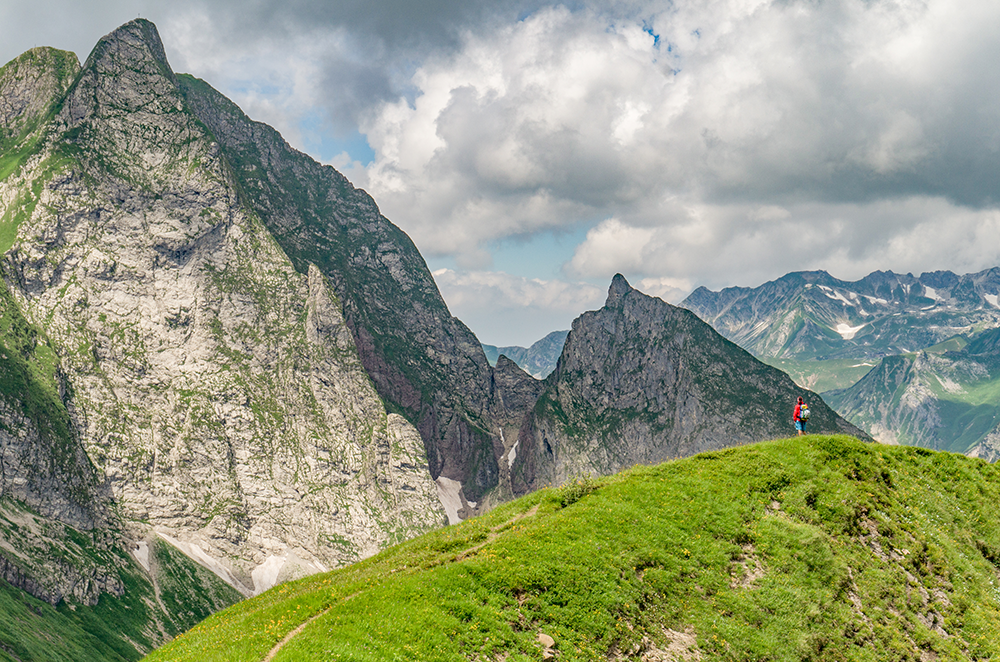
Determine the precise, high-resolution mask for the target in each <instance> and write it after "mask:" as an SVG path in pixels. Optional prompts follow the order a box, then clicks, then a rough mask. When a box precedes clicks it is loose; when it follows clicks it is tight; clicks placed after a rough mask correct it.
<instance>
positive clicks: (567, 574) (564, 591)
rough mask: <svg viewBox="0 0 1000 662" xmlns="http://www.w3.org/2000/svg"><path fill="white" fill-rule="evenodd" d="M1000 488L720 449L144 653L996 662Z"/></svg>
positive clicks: (489, 522)
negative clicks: (548, 649) (546, 651)
mask: <svg viewBox="0 0 1000 662" xmlns="http://www.w3.org/2000/svg"><path fill="white" fill-rule="evenodd" d="M998 497H1000V468H998V467H995V466H993V465H989V464H987V463H985V462H982V461H979V460H973V459H969V458H965V457H962V456H957V455H951V454H946V453H934V452H931V451H927V450H924V449H919V448H910V447H887V446H879V445H875V444H864V443H861V442H859V441H857V440H855V439H852V438H849V437H843V436H835V437H827V436H816V435H814V436H808V437H803V438H796V439H786V440H779V441H773V442H765V443H761V444H756V445H753V446H744V447H740V448H734V449H729V450H726V451H720V452H713V453H706V454H702V455H698V456H695V457H692V458H688V459H684V460H679V461H674V462H668V463H665V464H662V465H659V466H656V467H636V468H634V469H632V470H629V471H626V472H624V473H622V474H619V475H617V476H612V477H608V478H604V479H599V480H595V481H592V482H591V481H577V482H575V483H573V484H570V485H568V486H564V487H561V488H549V489H544V490H541V491H539V492H536V493H533V494H531V495H528V496H526V497H524V498H522V499H520V500H518V501H514V502H511V503H508V504H505V505H503V506H501V507H499V508H497V509H496V510H493V511H491V512H490V513H488V514H487V515H484V516H482V517H479V518H476V519H473V520H468V521H466V522H463V523H462V524H460V525H457V526H453V527H449V528H446V529H443V530H440V531H437V532H434V533H431V534H428V535H425V536H423V537H421V538H418V539H415V540H412V541H409V542H407V543H404V544H402V545H399V546H397V547H394V548H392V549H390V550H387V551H385V552H383V553H382V554H380V555H378V556H376V557H374V558H372V559H369V560H366V561H364V562H362V563H359V564H356V565H353V566H350V567H348V568H344V569H341V570H337V571H334V572H331V573H328V574H324V575H316V576H313V577H309V578H306V579H303V580H300V581H297V582H294V583H289V584H284V585H281V586H278V587H276V588H275V589H272V590H271V591H269V592H267V593H265V594H263V595H261V596H258V597H257V598H254V599H252V600H248V601H245V602H243V603H240V604H238V605H236V606H234V607H232V608H230V609H227V610H225V611H223V612H220V613H217V614H215V615H213V616H211V617H209V618H208V619H206V620H205V621H204V622H202V623H201V624H199V625H198V626H197V627H195V628H194V629H193V630H191V631H190V632H188V633H186V634H184V635H182V636H181V637H178V638H177V639H176V640H174V641H173V642H171V643H170V644H168V645H167V646H165V647H163V648H161V649H159V650H157V651H154V652H153V653H152V654H151V655H150V656H149V657H148V658H147V659H148V660H150V661H154V660H198V661H199V662H201V661H205V662H208V661H211V660H263V659H265V658H267V657H268V655H269V654H271V653H274V655H273V658H268V659H273V660H276V661H277V660H286V661H287V660H338V661H347V660H354V661H367V660H372V661H374V660H379V661H382V660H508V661H513V660H529V659H532V660H534V659H540V658H541V656H542V655H543V644H542V643H539V639H540V637H539V635H546V636H548V637H551V638H552V640H553V641H554V643H553V644H551V646H552V649H553V651H552V652H555V653H557V654H558V656H559V659H560V660H609V659H612V660H616V659H641V658H643V656H646V659H671V658H670V657H668V656H667V651H672V652H673V654H675V657H676V658H678V659H685V658H684V657H680V656H681V655H694V654H695V652H698V653H699V654H700V655H701V659H702V660H804V659H815V660H820V659H822V660H879V661H882V660H921V659H948V660H963V659H986V658H990V659H995V657H996V656H998V655H1000V637H998V636H997V635H998V634H1000V592H998V589H997V578H998V570H997V568H998V565H1000V526H998V525H1000V513H998V511H997V510H996V508H995V504H996V502H997V499H998ZM282 642H284V643H282ZM546 643H548V642H547V641H546ZM279 646H280V647H279ZM276 648H277V650H276ZM657 655H660V657H656V656H657ZM934 656H936V657H934ZM688 659H694V658H688Z"/></svg>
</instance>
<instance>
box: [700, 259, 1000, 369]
mask: <svg viewBox="0 0 1000 662" xmlns="http://www.w3.org/2000/svg"><path fill="white" fill-rule="evenodd" d="M998 296H1000V268H993V269H988V270H986V271H981V272H979V273H975V274H967V275H964V276H957V275H955V274H953V273H951V272H950V271H935V272H933V273H924V274H921V275H920V276H919V277H914V276H913V275H911V274H905V275H899V274H894V273H892V272H891V271H876V272H874V273H872V274H869V275H868V276H865V277H864V278H862V279H861V280H859V281H854V282H849V281H842V280H838V279H836V278H834V277H833V276H831V275H830V274H828V273H826V272H825V271H803V272H795V273H790V274H787V275H785V276H782V277H781V278H779V279H777V280H774V281H770V282H768V283H764V284H763V285H761V286H760V287H755V288H746V287H729V288H726V289H724V290H722V291H720V292H712V291H711V290H708V289H706V288H704V287H700V288H698V289H697V290H695V291H694V292H692V293H691V294H690V295H689V296H688V297H687V298H686V299H685V300H684V301H683V302H682V303H681V305H682V306H683V307H684V308H687V309H688V310H691V311H693V312H694V313H695V314H696V315H698V316H699V317H700V318H702V319H703V320H705V321H706V322H708V323H709V324H711V325H712V326H713V327H714V328H715V329H716V330H718V331H719V333H721V334H722V335H724V336H725V337H726V338H729V339H730V340H732V341H733V342H735V343H736V344H738V345H739V346H740V347H743V348H745V349H746V350H747V351H749V352H751V353H753V354H754V355H755V356H758V357H761V358H767V359H795V360H799V361H806V360H831V359H878V358H882V357H883V356H893V355H896V354H903V353H905V352H913V351H916V350H919V349H922V348H924V347H930V346H931V345H936V344H937V343H939V342H942V341H944V340H947V339H948V338H951V337H952V336H957V335H965V336H968V335H970V334H972V333H975V332H976V331H981V330H984V329H991V328H996V327H998V326H1000V301H998Z"/></svg>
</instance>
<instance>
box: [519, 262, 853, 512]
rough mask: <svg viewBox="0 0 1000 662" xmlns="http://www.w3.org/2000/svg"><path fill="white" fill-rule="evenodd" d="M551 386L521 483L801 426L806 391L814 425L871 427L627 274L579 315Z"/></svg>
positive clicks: (525, 449) (527, 429)
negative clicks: (799, 410)
mask: <svg viewBox="0 0 1000 662" xmlns="http://www.w3.org/2000/svg"><path fill="white" fill-rule="evenodd" d="M545 385H546V388H545V392H544V393H543V394H542V395H541V397H540V399H539V402H538V405H536V407H535V408H534V411H533V413H532V414H531V415H530V416H529V417H528V418H527V419H526V421H525V423H524V425H523V427H522V429H521V431H520V435H519V439H518V443H519V447H520V450H519V452H518V458H517V459H516V460H515V462H514V464H513V466H512V468H511V480H512V484H513V490H514V491H515V492H516V493H523V492H526V491H528V490H531V489H535V488H537V487H539V486H542V485H545V484H549V483H552V484H560V483H563V482H565V481H566V480H568V479H570V478H572V477H574V476H576V475H604V474H609V473H612V472H614V471H618V470H620V469H623V468H626V467H630V466H632V465H634V464H652V463H656V462H661V461H664V460H668V459H672V458H675V457H683V456H687V455H692V454H694V453H698V452H701V451H706V450H714V449H719V448H725V447H729V446H736V445H740V444H745V443H748V442H752V441H760V440H763V439H768V438H774V437H784V436H789V435H792V434H794V429H793V426H792V409H793V407H794V403H795V400H796V398H797V397H798V396H800V395H801V396H803V397H805V399H806V401H807V402H808V403H809V405H810V407H811V409H812V412H813V416H812V419H811V421H810V423H809V427H810V431H812V432H828V433H847V434H854V435H858V436H861V437H863V438H864V437H866V435H865V434H864V433H863V432H861V431H860V430H858V429H857V428H855V427H854V426H853V425H851V424H850V423H848V422H847V421H845V420H844V419H842V418H841V417H839V416H838V415H836V414H835V413H834V412H833V411H832V410H831V409H830V408H829V407H827V406H826V404H825V403H824V402H823V400H822V398H820V397H819V396H818V395H816V394H815V393H811V392H809V391H806V390H804V389H800V388H799V387H797V386H796V385H795V384H794V383H792V380H791V379H790V378H789V377H788V376H787V375H785V374H784V373H783V372H781V371H779V370H777V369H774V368H771V367H770V366H767V365H765V364H763V363H761V362H760V361H757V360H756V359H755V358H753V356H751V355H750V354H749V353H748V352H746V351H744V350H742V349H740V348H739V347H737V346H736V345H735V344H733V343H732V342H730V341H728V340H726V339H724V338H723V337H722V336H720V335H719V334H718V333H716V332H715V331H714V330H713V329H712V328H711V327H710V326H708V325H707V324H706V323H704V322H702V321H701V320H700V319H698V318H697V317H696V316H695V315H694V314H693V313H691V312H690V311H688V310H685V309H682V308H677V307H675V306H671V305H670V304H668V303H665V302H663V301H662V300H660V299H657V298H655V297H649V296H646V295H644V294H642V293H641V292H639V291H637V290H634V289H632V288H631V287H630V286H629V284H628V282H627V281H626V280H625V279H624V278H623V277H622V276H621V275H620V274H619V275H617V276H615V278H614V280H613V281H612V283H611V287H610V288H609V291H608V299H607V303H606V304H605V306H604V308H602V309H601V310H598V311H593V312H588V313H584V314H583V315H581V316H580V317H578V318H577V319H576V320H575V321H574V322H573V329H572V331H570V334H569V337H568V338H567V339H566V345H565V347H564V349H563V353H562V355H561V356H560V358H559V364H558V365H557V367H556V370H555V372H553V373H552V374H551V375H550V376H549V378H548V379H547V380H546V381H545Z"/></svg>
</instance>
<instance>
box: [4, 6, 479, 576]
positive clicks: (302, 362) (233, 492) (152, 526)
mask: <svg viewBox="0 0 1000 662" xmlns="http://www.w3.org/2000/svg"><path fill="white" fill-rule="evenodd" d="M45 93H46V94H47V93H48V92H45ZM29 105H30V104H29ZM26 107H27V106H26ZM39 132H40V134H39V135H40V137H41V140H40V141H39V144H38V147H37V148H36V149H35V150H34V151H32V152H31V153H29V154H27V155H26V156H25V157H24V158H23V160H22V161H21V163H20V167H19V168H17V169H16V170H15V171H14V172H13V173H12V174H11V175H10V176H8V177H7V178H6V179H4V180H3V181H2V182H0V200H3V201H5V203H6V204H8V208H9V205H10V204H13V203H12V201H15V200H20V201H21V202H20V208H21V209H22V210H23V213H22V214H21V215H20V216H19V217H18V226H17V236H16V240H15V242H14V244H13V246H12V247H11V249H10V250H9V251H8V252H7V253H6V255H5V256H4V262H5V265H6V267H5V269H6V271H5V273H6V274H7V281H8V283H10V284H11V285H12V289H13V291H14V294H15V296H16V299H17V305H18V306H19V307H20V309H22V310H23V311H24V314H25V316H26V317H27V318H28V319H29V320H30V321H31V322H32V323H34V324H36V325H38V326H39V327H41V328H42V329H43V330H44V332H45V334H47V336H48V338H49V339H50V340H51V342H52V345H53V347H54V348H55V351H56V353H57V354H58V360H59V362H60V365H61V369H62V370H63V371H64V372H65V375H66V379H67V382H68V384H69V386H70V394H69V395H68V396H67V400H66V405H67V407H68V411H69V412H70V414H71V417H72V421H73V425H74V429H75V431H76V434H77V435H78V437H79V440H80V442H81V443H82V445H83V447H84V448H85V449H86V451H87V454H88V455H89V457H90V459H91V460H92V461H93V462H94V464H95V465H96V467H97V470H98V472H99V474H100V475H101V476H103V477H105V478H106V480H107V481H108V484H109V485H110V487H111V490H112V492H113V495H114V499H115V502H116V504H117V508H118V509H119V512H120V513H121V515H122V517H123V518H124V519H125V520H126V524H127V525H128V527H129V530H130V531H133V533H134V535H136V536H137V537H138V538H145V536H147V535H148V532H149V531H151V530H154V531H156V532H157V533H159V534H161V535H162V536H163V537H165V538H169V539H171V540H174V541H176V542H177V544H178V545H179V546H181V547H182V548H184V549H186V550H187V551H189V552H192V554H194V556H196V557H198V556H199V555H202V556H204V557H205V558H203V559H201V560H202V561H203V562H205V563H206V564H207V565H212V563H214V564H216V565H217V566H218V567H217V568H215V569H216V570H218V571H219V572H220V573H221V574H225V573H229V575H230V576H231V577H232V578H234V579H235V581H236V583H238V584H239V585H240V586H242V587H244V588H246V589H247V590H253V591H259V590H262V589H264V588H267V587H268V586H269V585H270V584H271V583H273V581H276V580H277V579H279V578H282V579H284V578H288V577H292V576H295V575H297V574H302V573H308V572H315V571H318V570H322V569H326V568H330V567H334V566H337V565H340V564H343V563H347V562H350V561H354V560H357V559H359V558H362V557H364V556H367V555H370V554H372V553H374V552H376V551H378V550H379V549H381V548H383V547H385V546H386V545H388V544H390V543H393V542H397V541H399V540H401V539H404V538H406V537H409V536H412V535H414V534H416V533H419V532H420V531H423V530H426V529H427V528H430V527H434V526H438V525H440V524H441V523H442V522H443V521H444V510H443V508H442V506H441V504H440V502H439V501H438V497H437V489H436V486H435V484H434V482H433V480H432V479H431V476H430V475H429V473H428V471H427V468H426V466H427V463H426V458H425V455H424V450H423V443H422V441H421V438H420V436H419V434H418V432H417V431H416V430H415V429H414V428H413V426H412V425H410V424H409V423H407V422H406V421H405V419H403V418H402V417H400V416H397V415H395V414H387V413H386V411H385V408H384V407H383V404H382V401H381V400H380V398H379V396H378V393H377V392H376V390H375V388H374V386H373V384H372V381H371V379H370V378H369V376H368V374H367V373H366V371H365V369H364V366H363V364H362V362H361V358H360V356H359V353H358V351H357V348H356V345H355V343H354V336H353V334H352V333H351V331H350V328H349V327H348V325H347V324H346V322H345V320H344V317H343V314H342V312H341V301H340V300H339V299H338V297H337V295H336V294H335V292H334V289H333V288H332V287H331V286H330V284H329V283H328V281H327V277H326V276H324V275H323V274H322V273H321V272H320V271H319V270H318V269H316V268H315V267H312V268H310V267H309V265H308V264H306V265H305V268H304V269H303V273H300V272H298V271H296V269H295V267H294V265H293V264H292V262H291V261H290V260H289V258H288V256H287V255H286V254H285V252H284V251H283V250H282V248H281V247H280V246H279V245H278V243H276V242H275V240H274V238H273V237H272V236H271V235H270V233H269V232H268V230H267V229H266V228H265V227H264V226H263V225H262V224H261V222H260V220H259V217H258V216H257V214H256V212H255V210H254V209H253V208H250V207H247V206H246V205H245V204H244V202H243V198H242V195H243V194H242V193H241V191H240V184H239V183H238V182H237V181H235V180H234V179H233V176H232V168H231V166H230V164H229V163H228V162H227V161H226V158H225V156H224V155H223V153H222V151H221V150H220V148H219V145H218V143H217V142H216V139H215V137H214V136H213V135H212V134H211V133H210V132H209V131H207V130H206V127H205V125H204V124H203V123H202V122H201V121H200V120H199V118H198V117H196V116H195V115H194V114H193V113H191V112H190V110H189V108H188V105H187V102H186V100H185V98H184V96H183V95H182V94H181V91H180V89H179V87H178V82H177V78H176V77H175V76H174V74H173V73H172V72H171V70H170V68H169V65H168V63H167V61H166V56H165V55H164V52H163V47H162V45H161V43H160V41H159V37H158V36H157V34H156V30H155V27H153V25H152V24H151V23H149V22H148V21H143V20H137V21H133V22H131V23H129V24H127V25H125V26H123V27H122V28H120V29H118V30H116V31H115V32H113V33H112V34H110V35H108V36H107V37H105V38H104V39H102V40H101V42H100V43H99V44H98V45H97V47H96V48H95V49H94V51H93V53H92V54H91V56H90V57H89V58H88V60H87V62H86V64H85V66H84V67H83V69H82V71H81V73H80V75H79V77H78V78H77V80H76V82H75V83H74V84H73V85H72V87H71V88H70V89H69V92H68V94H67V96H66V97H65V98H64V99H63V101H62V103H61V104H60V110H59V112H58V114H57V115H56V116H55V117H54V119H52V120H51V121H50V122H49V123H48V124H46V125H44V126H43V127H42V128H40V129H39ZM27 196H36V197H34V198H33V199H32V200H30V201H29V202H30V204H29V203H26V202H25V199H26V197H27ZM399 277H400V278H403V276H399ZM484 362H485V361H484ZM8 420H11V423H12V424H13V423H15V421H13V420H12V419H8ZM206 559H213V560H214V561H213V562H212V563H210V562H209V561H208V560H206ZM281 564H287V567H284V568H283V569H282V567H281ZM276 566H277V568H276ZM262 568H265V569H266V571H264V572H260V570H261V569H262ZM275 568H276V569H275ZM272 570H274V571H273V572H272Z"/></svg>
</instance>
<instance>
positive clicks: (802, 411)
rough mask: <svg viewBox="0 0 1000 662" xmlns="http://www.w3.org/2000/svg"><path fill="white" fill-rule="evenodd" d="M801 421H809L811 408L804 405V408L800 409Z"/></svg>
mask: <svg viewBox="0 0 1000 662" xmlns="http://www.w3.org/2000/svg"><path fill="white" fill-rule="evenodd" d="M799 420H800V421H808V420H809V407H806V406H805V405H802V407H801V408H800V409H799Z"/></svg>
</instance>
